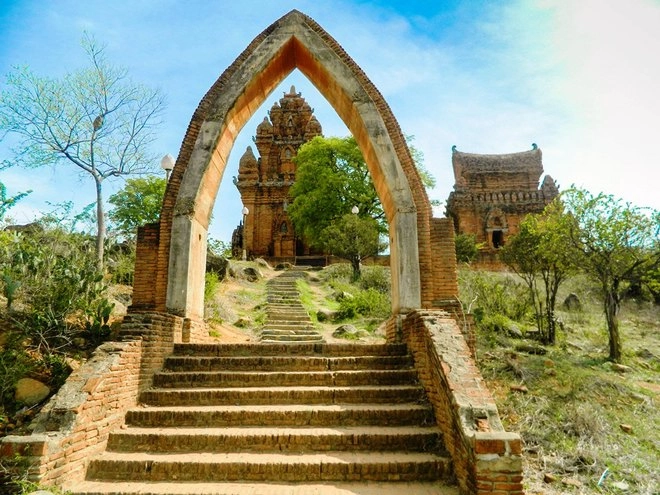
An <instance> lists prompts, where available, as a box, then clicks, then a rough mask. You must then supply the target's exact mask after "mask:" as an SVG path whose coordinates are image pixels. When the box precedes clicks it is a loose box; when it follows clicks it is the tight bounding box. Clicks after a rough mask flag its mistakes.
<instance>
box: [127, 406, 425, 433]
mask: <svg viewBox="0 0 660 495" xmlns="http://www.w3.org/2000/svg"><path fill="white" fill-rule="evenodd" d="M126 424H127V425H129V426H139V427H207V428H211V427H222V426H236V425H241V426H263V425H270V426H292V427H293V426H323V427H331V426H356V425H360V426H404V425H432V424H434V417H433V411H432V410H431V408H430V407H429V406H427V405H423V404H413V403H403V404H335V405H327V404H309V405H307V404H299V405H277V404H275V405H272V404H269V405H254V406H251V405H245V406H235V405H234V406H194V407H182V406H170V407H161V406H158V407H138V408H134V409H130V410H129V411H128V412H127V413H126Z"/></svg>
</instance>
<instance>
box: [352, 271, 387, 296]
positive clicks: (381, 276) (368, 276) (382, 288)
mask: <svg viewBox="0 0 660 495" xmlns="http://www.w3.org/2000/svg"><path fill="white" fill-rule="evenodd" d="M359 283H360V288H362V289H364V290H368V289H375V290H377V291H378V292H380V293H381V294H389V293H390V289H391V287H392V279H391V277H390V270H389V269H388V268H385V267H383V266H365V267H364V268H362V277H361V278H360V280H359Z"/></svg>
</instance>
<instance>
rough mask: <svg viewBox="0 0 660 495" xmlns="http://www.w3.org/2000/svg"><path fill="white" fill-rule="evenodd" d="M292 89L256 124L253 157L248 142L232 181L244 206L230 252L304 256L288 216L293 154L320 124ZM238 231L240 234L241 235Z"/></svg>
mask: <svg viewBox="0 0 660 495" xmlns="http://www.w3.org/2000/svg"><path fill="white" fill-rule="evenodd" d="M313 112H314V110H313V109H312V108H311V107H310V106H309V104H308V103H307V102H306V101H305V99H304V98H303V97H302V96H301V94H300V93H296V88H295V87H293V86H291V90H290V91H289V92H288V93H284V96H283V97H282V98H280V100H279V102H275V103H274V104H273V106H272V107H271V109H270V112H268V117H264V120H263V122H261V124H259V125H258V126H257V135H256V136H255V137H254V143H255V145H256V147H257V152H258V153H259V158H257V157H256V156H255V155H254V153H253V151H252V147H251V146H248V148H247V149H246V150H245V153H244V154H243V156H242V157H241V159H240V161H239V166H238V177H237V178H235V179H234V184H235V185H236V187H237V188H238V190H239V191H240V193H241V201H242V202H243V206H244V207H246V208H247V209H248V213H247V215H244V216H243V222H242V223H241V225H239V226H238V227H237V228H236V229H235V230H234V234H233V236H232V248H233V252H234V256H237V255H238V253H240V252H241V251H242V250H243V249H244V250H245V251H246V254H247V256H249V257H264V258H278V259H286V258H293V257H295V256H302V255H306V254H309V248H308V247H307V246H306V245H305V244H304V243H303V241H302V239H300V238H298V237H297V236H296V233H295V232H294V228H293V224H292V223H291V220H290V219H289V217H288V215H287V206H288V201H289V188H290V187H291V185H292V184H293V182H294V181H295V179H296V166H295V164H294V162H293V159H294V157H295V156H296V154H297V152H298V148H300V146H301V145H303V144H304V143H306V142H307V141H309V140H310V139H312V138H313V137H315V136H321V135H322V130H321V124H320V123H319V121H318V120H317V119H316V117H315V116H314V115H313ZM243 235H244V236H245V237H244V238H243Z"/></svg>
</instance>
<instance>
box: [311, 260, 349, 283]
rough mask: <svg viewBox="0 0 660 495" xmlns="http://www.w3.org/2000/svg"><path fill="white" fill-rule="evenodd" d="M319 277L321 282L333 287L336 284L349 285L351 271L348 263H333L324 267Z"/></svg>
mask: <svg viewBox="0 0 660 495" xmlns="http://www.w3.org/2000/svg"><path fill="white" fill-rule="evenodd" d="M319 275H320V277H321V279H322V280H323V281H325V282H327V283H328V284H330V285H331V286H333V284H334V283H336V282H344V283H350V281H351V280H352V276H353V269H352V268H351V265H349V264H348V263H334V264H332V265H329V266H326V267H325V268H324V269H323V270H322V271H321V272H320V274H319ZM333 287H334V286H333Z"/></svg>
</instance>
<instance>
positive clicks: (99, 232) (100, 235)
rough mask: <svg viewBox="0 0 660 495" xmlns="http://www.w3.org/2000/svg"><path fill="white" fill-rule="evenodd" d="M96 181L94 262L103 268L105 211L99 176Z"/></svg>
mask: <svg viewBox="0 0 660 495" xmlns="http://www.w3.org/2000/svg"><path fill="white" fill-rule="evenodd" d="M94 181H95V182H96V264H97V266H98V267H99V270H103V256H104V252H103V251H104V246H105V236H106V226H105V211H104V208H103V188H102V186H101V178H100V177H96V176H95V177H94Z"/></svg>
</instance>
